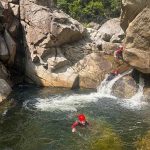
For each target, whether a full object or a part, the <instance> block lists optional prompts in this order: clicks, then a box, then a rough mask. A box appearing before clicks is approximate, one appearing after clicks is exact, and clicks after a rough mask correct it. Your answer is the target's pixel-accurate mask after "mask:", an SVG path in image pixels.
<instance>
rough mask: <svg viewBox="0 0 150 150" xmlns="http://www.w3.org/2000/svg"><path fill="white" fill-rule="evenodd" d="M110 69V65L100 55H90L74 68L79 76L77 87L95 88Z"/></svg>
mask: <svg viewBox="0 0 150 150" xmlns="http://www.w3.org/2000/svg"><path fill="white" fill-rule="evenodd" d="M111 69H112V63H111V62H110V61H108V60H107V59H106V58H105V56H104V55H103V54H101V53H91V54H89V55H87V56H86V57H84V58H83V59H81V60H80V61H79V62H78V63H76V64H75V66H74V70H76V72H78V74H79V86H80V87H83V88H97V87H98V85H99V84H100V83H101V81H102V80H103V79H104V76H105V74H106V73H108V72H110V70H111Z"/></svg>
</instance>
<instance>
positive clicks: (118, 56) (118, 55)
mask: <svg viewBox="0 0 150 150" xmlns="http://www.w3.org/2000/svg"><path fill="white" fill-rule="evenodd" d="M122 53H123V46H122V45H120V46H119V48H118V49H116V50H115V52H114V57H115V58H116V59H117V60H123V55H122Z"/></svg>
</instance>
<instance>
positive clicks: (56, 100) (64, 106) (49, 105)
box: [23, 70, 145, 112]
mask: <svg viewBox="0 0 150 150" xmlns="http://www.w3.org/2000/svg"><path fill="white" fill-rule="evenodd" d="M131 72H132V70H130V71H126V72H124V73H123V74H120V75H118V76H116V77H115V78H114V79H112V80H111V81H106V80H107V77H106V78H105V79H104V80H103V81H102V83H101V85H100V86H99V87H98V88H97V92H93V93H90V94H71V95H70V94H69V95H67V94H65V95H64V94H59V95H55V96H52V95H51V96H49V97H47V98H34V102H33V103H31V102H30V100H27V101H25V102H24V103H23V105H24V107H25V108H26V109H30V110H34V109H38V110H41V111H51V112H53V111H72V112H76V111H77V109H78V108H81V107H84V106H85V105H86V104H89V103H96V102H97V101H100V100H101V99H102V98H104V97H105V98H111V99H115V100H117V97H115V96H113V95H111V91H112V87H113V85H114V84H115V83H116V81H118V80H119V79H120V78H122V77H123V76H125V75H127V74H130V73H131ZM143 87H144V80H143V79H142V78H140V82H139V89H138V92H137V93H136V94H135V95H134V96H133V97H132V98H130V99H122V100H120V99H118V104H120V105H121V106H123V107H126V108H129V109H132V108H135V109H140V108H141V106H142V105H143V104H144V103H145V102H143V101H142V98H143Z"/></svg>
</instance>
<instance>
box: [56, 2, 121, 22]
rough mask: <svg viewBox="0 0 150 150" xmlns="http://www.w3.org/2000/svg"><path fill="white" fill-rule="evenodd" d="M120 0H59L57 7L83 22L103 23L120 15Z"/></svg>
mask: <svg viewBox="0 0 150 150" xmlns="http://www.w3.org/2000/svg"><path fill="white" fill-rule="evenodd" d="M120 3H121V2H120V0H57V6H58V8H59V9H62V10H63V11H64V12H66V13H67V14H69V15H71V16H72V17H73V18H75V19H77V20H79V21H81V22H90V21H97V22H99V21H101V20H102V19H105V18H111V17H118V16H119V15H120Z"/></svg>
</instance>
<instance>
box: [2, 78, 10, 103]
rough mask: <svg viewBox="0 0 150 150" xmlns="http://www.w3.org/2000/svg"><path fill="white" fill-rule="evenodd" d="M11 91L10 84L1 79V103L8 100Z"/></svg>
mask: <svg viewBox="0 0 150 150" xmlns="http://www.w3.org/2000/svg"><path fill="white" fill-rule="evenodd" d="M11 91H12V89H11V87H10V86H9V84H8V83H7V82H6V81H5V80H4V79H0V102H2V101H3V100H4V99H6V98H7V96H8V95H9V94H10V93H11Z"/></svg>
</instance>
